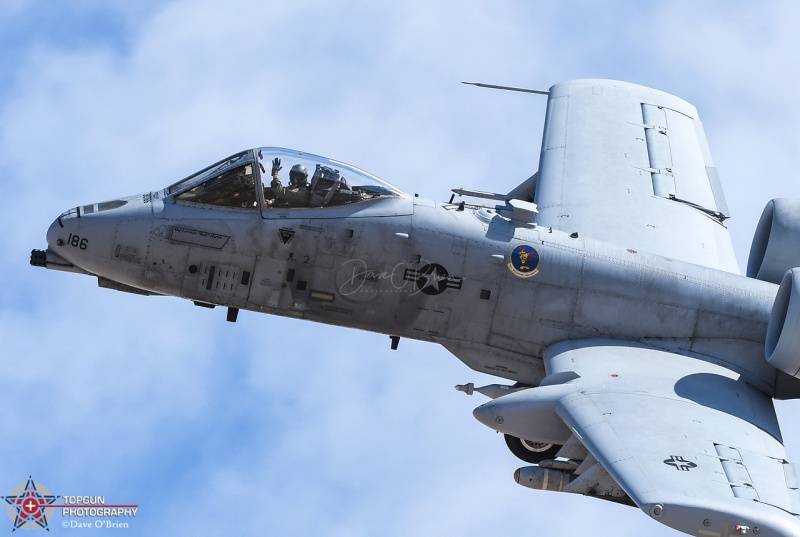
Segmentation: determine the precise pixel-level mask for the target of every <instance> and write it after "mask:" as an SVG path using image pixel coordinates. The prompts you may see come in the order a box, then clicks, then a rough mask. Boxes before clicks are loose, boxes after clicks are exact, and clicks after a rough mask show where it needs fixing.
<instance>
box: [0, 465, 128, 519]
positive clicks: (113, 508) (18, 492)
mask: <svg viewBox="0 0 800 537" xmlns="http://www.w3.org/2000/svg"><path fill="white" fill-rule="evenodd" d="M0 498H2V499H3V500H4V501H5V502H6V504H7V505H6V511H7V512H8V517H9V518H10V519H11V521H12V522H13V524H14V526H13V528H12V530H11V531H17V529H19V528H23V529H26V530H36V529H39V528H44V529H45V530H47V531H50V527H49V521H50V520H51V519H52V517H53V515H54V514H55V513H56V512H60V514H61V516H62V517H70V518H71V520H68V519H64V520H62V521H61V527H63V528H127V527H128V523H127V522H124V521H122V522H120V521H119V520H111V519H118V518H127V517H131V518H132V517H135V516H136V513H137V512H138V511H139V506H138V505H109V504H106V499H105V496H79V495H75V496H72V495H54V494H53V493H51V492H50V490H49V489H48V488H47V487H45V486H44V485H42V484H41V483H37V482H35V481H34V480H33V478H32V477H30V476H29V477H28V481H27V482H25V483H20V484H19V485H17V486H16V487H14V490H12V491H11V493H10V494H9V495H8V496H0ZM59 500H60V501H59ZM57 509H58V511H56V510H57ZM86 518H88V519H89V520H82V519H86Z"/></svg>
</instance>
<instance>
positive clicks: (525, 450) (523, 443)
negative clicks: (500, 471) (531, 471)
mask: <svg viewBox="0 0 800 537" xmlns="http://www.w3.org/2000/svg"><path fill="white" fill-rule="evenodd" d="M503 436H504V437H505V440H506V445H507V446H508V449H510V450H511V453H513V454H514V455H516V456H517V458H519V459H522V460H523V461H525V462H529V463H531V464H539V463H540V462H542V461H544V460H547V459H555V458H556V454H557V453H558V450H559V449H561V446H559V445H556V444H543V443H541V442H531V441H530V440H525V439H523V438H517V437H516V436H511V435H510V434H504V435H503Z"/></svg>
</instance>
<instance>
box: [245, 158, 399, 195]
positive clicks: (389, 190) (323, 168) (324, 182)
mask: <svg viewBox="0 0 800 537" xmlns="http://www.w3.org/2000/svg"><path fill="white" fill-rule="evenodd" d="M257 155H258V159H259V163H260V164H261V169H262V170H265V171H266V173H262V183H263V185H264V205H265V207H266V208H268V209H269V208H275V209H280V208H302V207H310V208H315V207H332V206H335V205H345V204H349V203H356V202H359V201H366V200H371V199H377V198H382V197H401V196H403V193H402V192H401V191H400V190H398V189H397V188H395V187H393V186H392V185H390V184H389V183H387V182H385V181H383V180H381V179H378V178H377V177H375V176H374V175H372V174H369V173H367V172H365V171H364V170H360V169H358V168H355V167H353V166H350V165H349V164H345V163H343V162H339V161H336V160H331V159H327V158H325V157H320V156H317V155H311V154H309V153H302V152H300V151H292V150H289V149H279V148H274V147H262V148H259V149H257Z"/></svg>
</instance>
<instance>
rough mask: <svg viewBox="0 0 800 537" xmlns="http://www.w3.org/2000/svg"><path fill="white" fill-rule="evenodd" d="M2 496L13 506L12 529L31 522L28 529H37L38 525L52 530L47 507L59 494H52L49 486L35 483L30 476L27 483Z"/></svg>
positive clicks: (11, 514)
mask: <svg viewBox="0 0 800 537" xmlns="http://www.w3.org/2000/svg"><path fill="white" fill-rule="evenodd" d="M2 498H3V499H4V500H5V501H6V503H7V504H8V505H9V506H11V507H9V508H8V512H9V513H8V514H9V516H10V517H11V518H12V519H13V520H14V528H13V530H12V531H16V530H17V529H18V528H21V527H23V526H24V525H25V524H29V527H28V529H36V527H37V526H38V527H40V528H44V529H46V530H47V531H50V528H48V527H47V513H46V508H47V506H48V505H52V504H54V503H55V502H56V499H57V498H58V496H54V495H52V494H50V491H49V490H47V487H45V486H44V485H42V484H41V483H35V482H34V481H33V478H32V477H30V476H29V477H28V481H27V483H24V484H20V485H18V486H17V487H16V488H15V489H14V490H12V491H11V494H10V495H8V496H3V497H2ZM51 514H52V513H51ZM34 524H36V526H34Z"/></svg>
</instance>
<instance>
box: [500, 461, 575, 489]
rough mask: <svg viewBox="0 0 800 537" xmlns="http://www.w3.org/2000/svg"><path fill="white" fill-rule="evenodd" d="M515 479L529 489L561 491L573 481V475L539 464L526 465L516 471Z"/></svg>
mask: <svg viewBox="0 0 800 537" xmlns="http://www.w3.org/2000/svg"><path fill="white" fill-rule="evenodd" d="M514 481H516V482H517V483H519V484H520V485H522V486H523V487H528V488H529V489H536V490H552V491H555V492H561V491H563V490H564V489H565V488H566V486H567V485H569V483H570V481H572V475H571V474H569V473H567V472H562V471H560V470H551V469H549V468H541V467H539V466H524V467H522V468H519V469H518V470H517V471H516V472H514Z"/></svg>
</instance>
